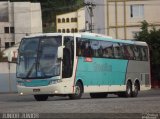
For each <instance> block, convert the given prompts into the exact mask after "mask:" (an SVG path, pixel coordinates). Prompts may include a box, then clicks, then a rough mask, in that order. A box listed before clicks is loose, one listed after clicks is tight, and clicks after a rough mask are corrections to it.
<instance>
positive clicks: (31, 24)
mask: <svg viewBox="0 0 160 119" xmlns="http://www.w3.org/2000/svg"><path fill="white" fill-rule="evenodd" d="M34 33H42V15H41V6H40V3H30V2H0V50H1V51H2V50H4V49H5V48H9V47H10V46H12V45H14V44H15V43H17V42H20V40H21V38H22V37H23V36H25V35H29V34H34Z"/></svg>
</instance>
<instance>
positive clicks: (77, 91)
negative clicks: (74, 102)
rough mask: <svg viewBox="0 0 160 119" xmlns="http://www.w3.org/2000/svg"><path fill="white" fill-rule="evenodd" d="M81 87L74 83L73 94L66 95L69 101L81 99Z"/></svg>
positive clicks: (79, 84)
mask: <svg viewBox="0 0 160 119" xmlns="http://www.w3.org/2000/svg"><path fill="white" fill-rule="evenodd" d="M82 93H83V87H82V84H81V83H80V82H77V83H76V87H75V94H70V95H68V96H69V98H70V99H80V98H81V97H82Z"/></svg>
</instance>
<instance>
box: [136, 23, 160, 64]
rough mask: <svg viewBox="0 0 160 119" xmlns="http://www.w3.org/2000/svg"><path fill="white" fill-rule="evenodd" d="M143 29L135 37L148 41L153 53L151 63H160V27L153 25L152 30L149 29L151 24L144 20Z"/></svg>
mask: <svg viewBox="0 0 160 119" xmlns="http://www.w3.org/2000/svg"><path fill="white" fill-rule="evenodd" d="M141 30H142V31H140V32H139V34H138V35H137V36H136V37H135V38H136V40H138V41H145V42H147V44H148V45H149V48H150V53H151V63H152V64H160V60H159V59H160V29H158V30H157V29H156V28H155V27H154V26H152V28H151V30H149V24H148V23H147V22H146V21H143V22H142V26H141Z"/></svg>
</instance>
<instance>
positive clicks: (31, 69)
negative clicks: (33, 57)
mask: <svg viewBox="0 0 160 119" xmlns="http://www.w3.org/2000/svg"><path fill="white" fill-rule="evenodd" d="M35 64H36V63H33V65H32V66H31V68H30V69H29V71H28V73H27V75H26V78H29V76H30V75H31V73H32V71H33V69H34V66H35Z"/></svg>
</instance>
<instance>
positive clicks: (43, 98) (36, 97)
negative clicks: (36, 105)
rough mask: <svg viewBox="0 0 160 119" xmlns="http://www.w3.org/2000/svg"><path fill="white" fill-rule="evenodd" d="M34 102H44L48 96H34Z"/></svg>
mask: <svg viewBox="0 0 160 119" xmlns="http://www.w3.org/2000/svg"><path fill="white" fill-rule="evenodd" d="M34 98H35V100H36V101H46V100H47V99H48V95H34Z"/></svg>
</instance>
